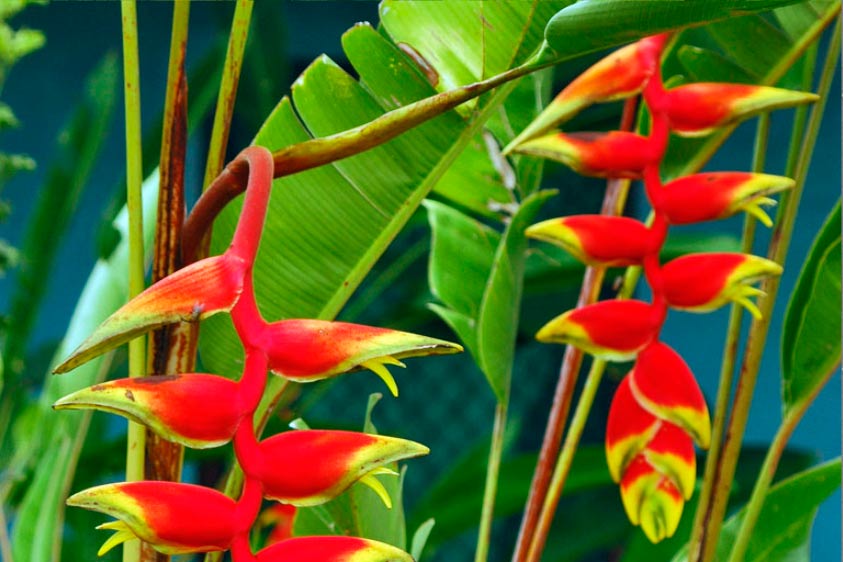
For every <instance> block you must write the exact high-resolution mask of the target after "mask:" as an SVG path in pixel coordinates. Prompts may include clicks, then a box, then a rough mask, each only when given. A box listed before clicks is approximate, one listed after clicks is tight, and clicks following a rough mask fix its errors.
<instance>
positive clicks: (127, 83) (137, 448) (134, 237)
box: [120, 0, 146, 562]
mask: <svg viewBox="0 0 843 562" xmlns="http://www.w3.org/2000/svg"><path fill="white" fill-rule="evenodd" d="M120 8H121V19H122V29H123V93H124V98H125V99H124V103H125V122H126V193H127V196H126V206H127V208H128V211H129V298H130V299H131V298H132V297H134V296H135V295H137V294H139V293H140V292H141V291H143V288H144V280H143V270H144V267H143V265H144V264H143V203H142V201H141V184H142V182H143V177H142V175H143V172H142V169H143V168H142V154H141V119H140V69H139V62H138V23H137V10H136V6H135V2H134V0H123V1H122V2H121V3H120ZM144 339H145V338H143V337H139V338H136V339H134V340H132V341H131V342H129V373H130V375H131V376H136V377H137V376H142V375H144V374H145V372H146V360H145V357H144V351H145V345H144ZM144 436H145V430H144V427H143V426H142V425H139V424H136V423H131V422H130V423H129V433H128V444H127V451H126V480H127V481H133V480H141V479H143V466H144ZM139 557H140V543H139V542H138V541H134V540H133V541H128V542H127V543H126V544H125V546H124V548H123V562H137V561H138V560H139Z"/></svg>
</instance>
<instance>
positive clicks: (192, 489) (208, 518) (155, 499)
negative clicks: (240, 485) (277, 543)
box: [67, 482, 241, 555]
mask: <svg viewBox="0 0 843 562" xmlns="http://www.w3.org/2000/svg"><path fill="white" fill-rule="evenodd" d="M67 504H68V505H73V506H77V507H84V508H85V509H91V510H94V511H99V512H102V513H105V514H107V515H111V516H112V517H115V518H117V519H119V521H115V522H112V523H106V524H105V525H101V526H100V528H101V529H111V530H114V531H117V532H116V533H115V534H114V536H112V537H111V538H110V539H109V540H108V541H106V543H105V544H104V545H103V546H102V548H101V549H100V551H99V554H100V555H103V554H105V553H106V552H108V551H109V550H110V549H112V548H114V547H115V546H117V545H118V544H121V543H123V542H125V541H127V540H131V539H134V538H139V539H141V540H143V541H146V542H148V543H149V544H151V545H152V546H153V547H154V548H155V549H156V550H158V551H159V552H163V553H165V554H182V553H188V552H210V551H214V550H226V549H228V548H229V546H230V545H231V542H232V541H233V540H234V536H235V535H236V534H237V533H238V531H240V530H241V529H239V528H238V524H237V523H238V521H237V513H236V512H237V504H236V503H235V501H234V500H232V499H231V498H229V497H227V496H225V495H223V494H221V493H219V492H217V491H216V490H211V489H208V488H203V487H202V486H193V485H191V484H179V483H174V482H124V483H122V484H106V485H104V486H97V487H95V488H89V489H87V490H85V491H83V492H79V493H78V494H74V495H73V496H71V497H70V498H68V499H67Z"/></svg>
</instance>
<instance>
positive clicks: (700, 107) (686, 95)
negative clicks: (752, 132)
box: [665, 82, 819, 137]
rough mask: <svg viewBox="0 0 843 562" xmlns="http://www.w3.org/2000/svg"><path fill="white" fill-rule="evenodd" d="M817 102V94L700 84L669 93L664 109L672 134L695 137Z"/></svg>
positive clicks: (764, 87)
mask: <svg viewBox="0 0 843 562" xmlns="http://www.w3.org/2000/svg"><path fill="white" fill-rule="evenodd" d="M817 99H819V98H818V96H817V95H816V94H812V93H806V92H795V91H792V90H784V89H781V88H772V87H769V86H752V85H747V84H724V83H717V82H697V83H694V84H686V85H684V86H679V87H677V88H673V89H672V90H668V91H667V102H666V107H665V109H666V114H667V118H668V121H669V123H670V129H671V130H672V131H673V132H675V133H676V134H679V135H683V136H688V137H696V136H703V135H707V134H709V133H711V132H712V131H714V130H715V129H717V128H720V127H724V126H726V125H731V124H733V123H736V122H738V121H740V120H742V119H746V118H747V117H751V116H753V115H757V114H758V113H762V112H765V111H771V110H774V109H780V108H784V107H793V106H795V105H801V104H804V103H811V102H814V101H816V100H817Z"/></svg>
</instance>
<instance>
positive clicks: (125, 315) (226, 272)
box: [54, 254, 249, 373]
mask: <svg viewBox="0 0 843 562" xmlns="http://www.w3.org/2000/svg"><path fill="white" fill-rule="evenodd" d="M248 268H249V265H248V264H247V263H246V262H244V261H243V260H242V259H240V258H239V257H237V256H235V255H228V254H223V255H221V256H215V257H212V258H207V259H204V260H201V261H198V262H196V263H194V264H191V265H189V266H187V267H185V268H184V269H180V270H178V271H176V272H175V273H173V274H172V275H168V276H167V277H165V278H163V279H161V280H160V281H158V282H157V283H155V284H154V285H152V286H150V287H149V288H147V289H146V290H145V291H143V292H142V293H140V294H139V295H138V296H136V297H135V298H133V299H132V300H130V301H129V302H128V303H126V304H125V305H123V306H122V307H121V308H120V309H119V310H117V311H116V312H115V313H114V314H112V315H111V316H109V317H108V318H107V319H106V320H105V322H103V323H102V324H100V326H99V327H98V328H97V329H96V330H94V333H93V334H91V335H90V336H89V337H88V339H86V340H85V341H84V342H82V344H81V345H80V346H79V347H78V348H77V349H76V350H75V351H74V352H73V353H71V354H70V356H69V357H68V358H67V359H65V360H64V361H63V362H62V363H61V364H60V365H59V366H58V367H56V368H55V369H54V372H55V373H65V372H67V371H70V370H71V369H74V368H76V367H78V366H79V365H82V364H83V363H86V362H87V361H90V360H91V359H93V358H94V357H96V356H97V355H100V354H102V353H105V352H106V351H108V350H109V349H112V348H114V347H117V346H118V345H120V344H122V343H125V342H127V341H129V340H131V339H132V338H134V337H136V336H138V335H140V334H142V333H144V332H148V331H149V330H152V329H154V328H159V327H161V326H164V325H166V324H173V323H175V322H195V321H198V320H201V319H203V318H207V317H209V316H211V315H213V314H216V313H218V312H224V311H228V310H231V308H232V307H233V306H234V304H235V303H236V302H237V299H238V297H239V296H240V293H241V292H242V290H243V277H244V276H245V275H246V273H247V271H248Z"/></svg>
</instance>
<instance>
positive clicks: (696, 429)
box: [628, 342, 711, 449]
mask: <svg viewBox="0 0 843 562" xmlns="http://www.w3.org/2000/svg"><path fill="white" fill-rule="evenodd" d="M628 376H629V379H630V390H631V391H632V395H633V396H634V397H635V401H636V402H638V404H640V405H641V407H643V408H644V409H645V410H647V411H648V412H650V413H651V414H653V415H654V416H656V417H657V418H660V419H663V420H667V421H669V422H670V423H673V424H675V425H678V426H679V427H681V428H682V429H684V430H685V431H687V432H688V433H690V434H691V436H692V437H693V438H694V441H696V442H697V444H698V445H699V446H700V447H702V448H704V449H705V448H707V447H708V444H709V441H710V440H711V420H710V419H709V415H708V406H706V403H705V399H704V398H703V395H702V392H701V391H700V387H699V385H697V381H696V380H695V379H694V375H693V374H692V373H691V369H690V368H689V367H688V365H687V363H685V361H684V360H683V359H682V357H680V356H679V354H678V353H676V352H675V351H673V350H672V349H671V348H670V347H668V346H667V345H665V344H664V343H661V342H656V343H653V344H652V345H649V346H647V348H646V349H644V350H643V351H642V352H641V353H640V354H639V355H638V359H637V360H636V361H635V366H634V367H633V368H632V370H631V371H630V372H629V375H628Z"/></svg>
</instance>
